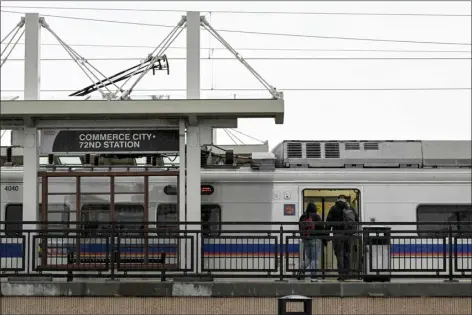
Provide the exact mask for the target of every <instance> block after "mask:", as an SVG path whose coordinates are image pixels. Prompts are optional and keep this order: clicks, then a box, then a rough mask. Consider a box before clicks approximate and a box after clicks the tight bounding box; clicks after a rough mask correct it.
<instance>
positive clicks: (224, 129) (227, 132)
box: [223, 128, 238, 145]
mask: <svg viewBox="0 0 472 315" xmlns="http://www.w3.org/2000/svg"><path fill="white" fill-rule="evenodd" d="M223 131H224V132H225V133H226V134H227V135H228V137H229V138H230V139H231V140H232V141H233V142H234V144H236V145H238V143H237V142H236V140H234V138H233V135H232V134H231V133H229V131H228V130H227V129H226V128H223Z"/></svg>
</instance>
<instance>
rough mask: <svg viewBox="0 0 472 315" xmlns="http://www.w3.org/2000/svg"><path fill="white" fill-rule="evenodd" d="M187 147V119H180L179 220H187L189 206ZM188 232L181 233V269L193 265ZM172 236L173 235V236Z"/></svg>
mask: <svg viewBox="0 0 472 315" xmlns="http://www.w3.org/2000/svg"><path fill="white" fill-rule="evenodd" d="M186 151H187V149H186V145H185V120H184V119H180V120H179V177H178V181H179V182H178V187H179V195H178V196H179V199H178V206H179V221H180V222H182V221H187V211H186V209H187V207H186V199H187V187H186V185H187V181H186V177H187V172H186V169H187V159H186V157H187V152H186ZM179 230H180V231H185V230H187V225H186V224H180V225H179ZM186 236H187V233H185V232H184V233H180V239H179V260H178V263H179V267H180V269H183V270H186V269H188V268H190V267H191V262H192V257H191V255H190V253H191V251H190V245H191V244H189V242H188V240H187V239H186V238H185V237H186ZM171 237H172V236H171Z"/></svg>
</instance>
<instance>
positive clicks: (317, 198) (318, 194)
mask: <svg viewBox="0 0 472 315" xmlns="http://www.w3.org/2000/svg"><path fill="white" fill-rule="evenodd" d="M302 194H303V207H304V209H306V207H307V205H308V203H314V204H315V205H316V207H317V209H318V214H319V216H320V217H321V219H322V220H323V221H326V218H327V216H328V212H329V210H330V209H331V207H332V206H333V205H334V204H335V202H336V199H337V197H338V196H340V195H344V196H345V197H346V200H347V201H348V202H349V204H350V205H351V207H352V208H353V209H354V211H356V213H357V214H358V215H359V217H360V192H359V190H358V189H305V190H303V193H302ZM361 248H362V247H361V243H360V241H356V242H355V244H354V246H353V250H352V251H351V262H352V264H351V266H359V257H360V253H359V252H358V251H359V250H360V249H361ZM322 259H323V260H322V262H321V266H322V269H325V270H336V266H337V261H336V256H335V255H334V250H333V244H332V242H328V244H327V246H326V247H325V248H324V253H323V257H322ZM327 274H328V275H329V274H330V273H327Z"/></svg>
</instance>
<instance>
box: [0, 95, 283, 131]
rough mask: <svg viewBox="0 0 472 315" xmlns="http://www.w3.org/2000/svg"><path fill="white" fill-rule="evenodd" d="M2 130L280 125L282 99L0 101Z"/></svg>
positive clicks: (281, 120)
mask: <svg viewBox="0 0 472 315" xmlns="http://www.w3.org/2000/svg"><path fill="white" fill-rule="evenodd" d="M0 112H1V113H2V114H1V115H0V125H1V126H2V129H6V128H9V127H13V128H14V127H22V126H24V125H25V124H27V125H28V124H31V125H32V126H38V127H39V128H40V127H41V126H39V125H38V122H41V121H51V120H54V121H58V120H89V119H93V120H100V119H106V120H113V119H120V120H127V119H130V120H136V119H143V120H149V119H158V118H160V119H172V118H175V119H182V118H183V119H188V120H189V121H195V122H196V121H198V120H199V119H202V118H203V119H205V118H212V119H215V118H216V119H237V118H273V119H274V120H275V123H276V124H283V121H284V101H283V99H184V100H182V99H169V100H119V101H109V100H88V101H83V100H31V101H28V100H25V101H3V100H2V101H1V103H0Z"/></svg>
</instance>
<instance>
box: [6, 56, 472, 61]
mask: <svg viewBox="0 0 472 315" xmlns="http://www.w3.org/2000/svg"><path fill="white" fill-rule="evenodd" d="M168 59H169V60H172V61H182V60H187V58H183V57H177V58H168ZM244 59H245V60H277V61H284V60H285V61H297V60H471V59H472V58H471V57H248V58H244ZM24 60H25V59H24V58H12V59H10V61H24ZM87 60H90V61H137V60H143V58H138V57H109V58H87ZM200 60H208V61H212V60H236V59H235V58H231V57H209V58H208V57H202V58H200ZM41 61H70V59H69V58H42V59H41Z"/></svg>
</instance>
